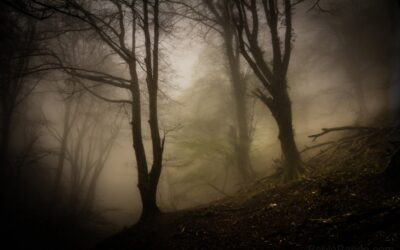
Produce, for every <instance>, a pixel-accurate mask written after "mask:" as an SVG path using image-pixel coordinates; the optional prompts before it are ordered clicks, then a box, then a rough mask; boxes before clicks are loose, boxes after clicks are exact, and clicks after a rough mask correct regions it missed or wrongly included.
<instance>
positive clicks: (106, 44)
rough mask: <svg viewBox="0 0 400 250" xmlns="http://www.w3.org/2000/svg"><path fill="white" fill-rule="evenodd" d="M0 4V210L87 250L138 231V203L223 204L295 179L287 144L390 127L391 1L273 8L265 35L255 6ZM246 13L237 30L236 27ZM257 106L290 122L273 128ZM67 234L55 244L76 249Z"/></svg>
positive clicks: (175, 206)
mask: <svg viewBox="0 0 400 250" xmlns="http://www.w3.org/2000/svg"><path fill="white" fill-rule="evenodd" d="M1 2H2V7H1V15H0V18H1V23H2V25H1V28H0V33H1V41H0V50H1V72H0V75H1V81H2V83H1V84H2V93H1V95H2V96H1V98H2V100H3V101H2V103H1V105H2V112H1V114H2V140H3V141H2V156H1V160H2V165H3V166H6V165H7V166H8V167H7V170H6V167H4V168H3V169H4V170H3V172H2V173H3V174H4V175H3V176H5V177H4V179H3V183H4V187H3V189H4V190H7V191H4V192H3V195H4V196H3V197H4V198H2V201H3V204H6V205H4V207H8V208H6V209H5V210H6V211H7V212H5V213H8V214H12V215H14V214H15V215H16V217H18V218H22V219H18V221H19V220H21V221H24V220H25V221H26V220H29V219H23V218H24V216H23V215H25V214H29V213H30V212H25V210H28V211H33V212H32V214H34V216H36V217H40V218H51V219H50V221H52V223H54V224H55V225H65V224H70V226H71V225H75V224H74V223H76V225H78V224H79V227H82V228H86V227H88V228H96V230H100V231H102V232H103V233H99V234H97V235H96V236H94V237H93V238H94V239H95V240H92V238H90V236H88V238H89V239H88V238H87V239H86V241H88V242H89V243H87V244H89V245H90V244H93V242H94V241H96V240H97V239H98V238H103V237H105V236H108V235H110V234H112V233H115V232H117V231H119V230H121V229H123V228H125V227H129V226H131V225H133V224H135V223H136V222H138V221H139V220H140V219H141V218H143V216H142V217H141V215H142V214H144V213H142V210H143V205H142V204H143V199H144V198H143V197H147V196H146V192H149V197H152V194H150V193H152V192H153V195H155V197H156V203H155V205H154V204H152V203H151V202H150V203H149V204H147V203H146V204H147V205H146V210H147V209H148V211H150V212H149V214H150V215H149V216H151V214H152V213H153V212H154V211H155V210H158V209H159V210H161V211H162V212H174V211H181V210H185V209H190V208H194V207H198V206H204V205H206V204H208V203H210V202H212V201H216V200H220V199H223V198H229V197H232V196H234V195H235V193H236V192H237V191H239V190H241V189H243V188H245V187H247V185H248V184H249V183H251V182H253V181H255V180H258V179H261V178H263V177H266V176H273V175H275V174H277V173H280V172H282V173H284V174H283V175H284V178H283V179H284V181H287V180H288V179H290V180H291V179H296V178H297V176H298V174H299V175H301V174H302V167H300V168H299V169H298V170H286V167H285V166H289V165H291V164H295V163H294V162H295V160H296V156H293V155H287V154H285V150H284V149H285V148H291V147H292V145H291V144H290V139H289V141H288V143H289V144H286V146H285V145H284V144H285V143H284V142H283V141H284V139H282V137H284V135H282V134H284V133H286V132H287V133H289V135H290V133H293V138H294V140H295V144H294V146H295V148H296V150H295V151H297V153H298V152H300V154H299V155H300V157H304V159H305V158H306V157H307V153H305V154H303V153H301V152H302V150H303V149H306V148H307V147H310V146H312V145H315V144H316V142H313V140H312V138H310V137H309V136H310V135H312V134H316V133H319V132H320V131H321V129H322V128H331V127H341V126H361V127H363V126H366V127H367V126H374V127H381V126H385V125H387V124H394V123H395V122H396V119H397V113H398V108H399V103H398V94H399V93H400V92H399V87H398V86H399V74H398V70H399V69H398V66H399V58H398V54H399V51H398V49H399V48H398V42H397V39H398V36H399V32H398V26H396V25H397V23H398V21H399V20H398V18H399V16H398V14H399V13H398V10H399V6H398V3H397V2H396V1H394V0H393V1H390V0H388V1H377V0H340V1H338V0H321V1H313V0H307V1H272V2H276V4H277V6H275V7H276V8H280V9H281V11H283V10H285V9H284V8H285V4H288V2H289V3H290V2H292V3H291V4H292V5H293V6H292V7H291V8H292V11H291V17H290V18H291V20H290V23H289V21H288V18H289V16H288V15H287V12H285V13H280V14H279V11H278V17H277V19H276V20H275V21H276V22H277V23H276V27H277V29H276V33H275V34H274V35H272V36H271V33H273V28H271V27H273V25H271V22H272V23H273V22H274V16H273V14H271V15H272V16H270V17H269V18H270V19H268V17H267V18H265V13H264V12H263V11H264V9H263V8H262V6H263V5H262V3H261V1H236V2H244V3H245V4H244V5H243V6H242V7H243V9H240V8H239V7H237V8H239V9H238V10H236V9H235V8H236V5H235V3H233V2H235V1H232V2H230V1H161V0H160V1H136V3H135V1H119V0H117V1H97V0H96V1H62V0H57V1H1ZM265 2H267V1H265ZM254 3H257V4H258V7H256V12H258V18H259V23H258V24H257V25H258V29H259V31H258V36H256V40H252V39H253V38H254V34H253V33H252V32H254V29H255V28H254V27H255V21H254V19H251V15H250V14H251V13H252V12H251V11H252V7H253V4H254ZM135 4H136V6H134V5H135ZM238 6H239V5H238ZM266 6H267V7H268V8H273V6H271V5H270V6H268V4H266ZM133 10H134V11H133ZM135 11H136V12H135ZM286 11H287V10H286ZM218 13H219V14H218ZM246 13H247V15H248V16H247V17H245V21H247V22H248V23H247V25H248V26H249V27H250V28H249V29H250V30H249V31H248V30H247V29H246V26H245V27H244V28H243V27H242V29H240V27H241V24H242V25H243V14H246ZM213 15H216V16H213ZM218 15H219V16H218ZM252 15H253V17H254V12H253V13H252ZM227 17H228V20H229V18H233V19H232V20H233V21H232V22H230V21H226V20H225V21H224V20H223V19H224V18H227ZM240 18H242V19H240ZM220 19H221V20H222V21H220ZM236 19H237V20H236ZM229 25H232V27H230V26H229ZM245 25H246V24H245ZM288 25H292V27H291V28H290V27H289V29H288V28H287V26H288ZM221 29H223V30H222V31H221ZM271 30H272V31H271ZM289 32H290V36H291V37H289V38H288V39H289V41H286V40H285V39H286V37H287V36H289ZM229 34H230V35H231V37H228V35H229ZM274 36H275V37H276V36H277V37H278V38H279V39H280V40H279V41H278V42H277V44H278V45H275V47H274V46H273V45H272V44H273V43H274ZM227 39H230V40H229V41H230V43H231V44H230V46H231V50H232V51H231V52H232V57H229V53H230V52H229V46H228V45H227V41H228V40H227ZM241 39H244V40H242V42H243V44H241ZM254 41H256V42H257V44H256V45H255V46H254V48H253V47H252V46H253V45H254V44H253V42H254ZM156 44H157V46H156ZM241 45H243V47H241ZM276 46H278V47H279V48H280V49H279V50H280V51H277V47H276ZM257 47H258V48H259V49H260V51H261V53H258V54H257V51H256V49H257ZM253 49H254V51H253ZM246 53H247V56H250V61H252V62H255V63H256V64H257V65H256V66H254V65H251V63H249V60H248V59H246V55H245V54H246ZM279 53H280V55H279V56H281V57H282V61H279V60H281V58H280V57H279V59H276V58H277V55H278V54H279ZM289 53H290V55H288V58H287V59H286V55H287V54H289ZM257 57H261V59H260V58H257ZM229 60H233V61H229ZM235 60H236V61H235ZM276 60H278V61H276ZM286 60H288V69H287V72H286V69H285V62H286ZM235 62H236V64H235ZM264 62H265V65H263V63H264ZM235 67H236V68H235ZM265 68H270V69H272V74H273V75H272V76H269V75H268V70H267V69H265ZM238 70H239V71H238ZM260 72H261V73H260ZM282 72H283V73H282ZM285 72H286V73H285ZM260 75H261V76H260ZM239 78H240V79H239ZM135 79H136V80H135ZM234 79H237V80H238V79H239V82H241V83H240V84H241V85H237V86H239V87H240V88H239V87H234V84H235V83H234V82H235V81H234ZM260 79H261V80H260ZM262 79H265V83H268V84H271V86H272V88H271V89H272V90H270V89H268V87H265V85H266V84H265V83H264V82H263V81H262ZM271 79H274V80H276V81H277V82H279V81H280V80H277V79H281V80H282V81H281V84H285V85H287V86H286V87H282V88H280V87H276V86H278V85H279V84H278V83H277V84H276V86H275V87H274V82H273V81H274V80H272V82H271ZM135 84H136V85H135ZM3 85H4V86H3ZM8 85H10V86H11V87H10V86H8ZM13 86H14V87H13ZM16 86H18V87H16ZM135 86H136V87H137V88H138V89H137V90H135ZM282 89H287V93H288V98H287V101H286V99H285V98H286V97H284V92H285V90H282ZM279 91H283V92H282V93H283V94H280V92H279ZM271 93H272V94H271ZM282 96H283V97H282ZM138 98H140V103H137V102H136V100H138ZM263 98H265V99H264V101H263ZM279 98H281V99H279ZM282 98H283V99H282ZM272 99H273V100H274V104H270V105H272V107H276V106H279V105H286V104H287V105H288V107H291V111H290V110H287V109H286V108H283V109H279V110H280V111H276V110H277V109H275V111H274V112H275V114H274V115H273V114H272V113H271V109H270V108H269V106H268V105H267V104H266V103H268V101H269V100H272ZM276 100H277V101H276ZM138 105H139V106H138ZM240 105H242V106H240ZM274 105H275V106H274ZM243 107H244V108H243ZM289 109H290V108H289ZM286 111H287V112H288V114H290V115H289V117H290V119H292V124H290V123H289V125H288V124H284V123H285V122H286V121H287V119H289V118H282V116H281V115H280V114H281V113H279V112H286ZM135 112H139V113H135ZM140 112H141V113H140ZM240 112H242V116H240ZM241 117H242V118H241ZM285 117H286V116H285ZM243 119H244V120H243ZM277 121H278V123H277ZM279 121H281V122H279ZM135 124H136V125H135ZM138 124H139V125H138ZM135 126H136V127H135ZM139 127H140V128H139ZM289 127H290V128H289ZM291 127H292V128H293V129H291ZM135 129H136V131H135ZM292 130H293V131H292ZM243 131H244V132H243ZM285 131H286V132H285ZM279 133H281V136H279ZM289 137H290V136H289ZM330 138H333V139H334V138H335V137H334V136H333V135H332V136H331V137H330ZM280 139H281V140H280ZM139 140H140V142H139ZM282 143H283V144H282ZM140 145H142V146H143V149H141V146H140ZM141 150H143V152H144V156H145V158H138V155H140V154H142V152H141ZM282 150H283V151H282ZM157 152H159V153H157ZM160 157H161V158H160ZM290 157H294V158H293V159H289V158H290ZM157 159H158V160H160V161H161V162H159V161H158V160H157ZM300 160H301V159H300ZM145 161H147V162H145ZM144 162H145V163H144ZM157 164H160V165H159V168H160V169H159V171H160V176H159V179H157V177H155V178H153V177H154V176H157V173H153V172H157V171H152V170H153V169H156V168H157V166H158V165H157ZM143 166H145V167H143ZM146 168H147V169H146ZM10 169H11V170H10ZM138 169H141V170H140V171H142V172H143V171H144V172H146V176H147V177H143V178H144V179H141V180H143V183H144V184H142V185H143V186H140V185H139V183H138V180H139V179H140V178H141V177H140V175H141V174H142V175H143V173H144V172H143V173H142V172H138ZM144 169H146V170H144ZM288 169H289V168H288ZM286 171H289V172H288V173H286ZM293 171H294V172H293ZM297 171H298V173H297ZM6 172H7V173H6ZM146 178H147V179H146ZM153 179H154V180H156V181H155V182H156V183H155V187H153V186H154V185H153V184H154V183H152V180H153ZM144 180H146V181H148V183H147V182H146V181H144ZM6 186H7V188H5V187H6ZM139 186H140V187H142V190H141V189H140V187H139ZM154 188H155V191H154V190H153V189H154ZM152 190H153V191H152ZM148 199H151V198H148ZM154 206H155V207H156V208H157V209H156V208H155V207H154ZM153 210H154V211H153ZM26 216H27V217H29V215H26ZM146 216H147V215H146ZM11 217H12V216H11ZM11 217H10V218H11ZM21 221H20V222H18V223H19V224H18V223H17V224H15V223H13V222H10V224H13V225H22V224H23V222H21ZM34 223H35V222H32V224H34ZM16 227H19V226H16ZM71 228H74V226H71ZM15 230H17V231H19V229H18V228H17V229H15ZM72 231H73V230H72V229H71V235H72V236H69V237H70V238H68V237H66V241H69V240H70V239H72V238H74V240H76V241H77V242H81V241H82V242H85V240H81V239H79V237H76V236H75V234H74V233H73V232H72ZM88 231H89V230H88ZM61 238H62V237H61ZM71 244H72V245H73V243H71ZM77 244H81V243H77ZM85 244H86V243H85Z"/></svg>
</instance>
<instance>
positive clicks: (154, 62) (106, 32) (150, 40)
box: [34, 0, 166, 219]
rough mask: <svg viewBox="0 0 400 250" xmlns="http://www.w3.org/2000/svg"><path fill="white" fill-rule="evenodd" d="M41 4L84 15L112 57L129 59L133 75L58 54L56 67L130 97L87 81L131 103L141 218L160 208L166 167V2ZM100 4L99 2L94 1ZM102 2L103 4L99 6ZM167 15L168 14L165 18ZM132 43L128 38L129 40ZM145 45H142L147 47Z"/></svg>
mask: <svg viewBox="0 0 400 250" xmlns="http://www.w3.org/2000/svg"><path fill="white" fill-rule="evenodd" d="M34 2H35V4H36V5H38V6H41V7H43V8H47V9H53V10H54V11H56V12H58V13H62V14H64V15H66V16H69V17H72V18H74V19H75V20H79V21H80V22H81V23H82V25H85V26H87V27H89V28H90V29H91V30H92V31H93V32H94V33H95V34H96V35H97V38H98V39H99V40H100V41H101V42H102V43H103V44H104V45H106V46H107V47H108V48H109V49H110V50H111V52H112V55H111V56H109V57H108V58H111V59H110V60H119V62H121V63H123V64H125V65H126V67H127V69H128V74H129V78H128V79H126V78H124V77H121V76H116V75H113V74H110V73H107V72H101V71H98V70H96V69H86V68H82V67H79V65H71V64H68V62H63V61H62V60H58V61H57V62H56V63H55V67H60V68H63V70H64V71H65V72H66V73H68V74H70V75H72V76H74V77H76V78H79V79H84V80H87V81H91V82H93V83H95V84H99V83H101V84H103V85H106V86H108V87H111V88H113V89H118V90H120V91H122V92H124V93H128V94H129V97H127V98H119V99H115V98H112V97H109V96H106V95H101V94H97V93H95V92H94V91H92V88H93V85H90V84H86V83H84V84H83V85H82V86H83V87H84V88H85V89H86V90H87V91H88V92H90V93H92V94H93V95H95V96H96V97H98V98H100V99H102V100H104V101H108V102H111V103H119V104H127V105H129V106H130V109H131V117H132V121H131V128H132V140H133V148H134V151H135V156H136V163H137V170H138V188H139V191H140V194H141V199H142V205H143V212H142V216H141V218H142V219H146V218H150V217H152V216H154V215H155V214H157V213H159V208H158V206H157V204H156V193H157V185H158V181H159V177H160V174H161V169H162V158H163V151H164V141H165V139H164V138H165V137H163V138H162V137H161V136H160V131H159V125H158V107H157V100H158V91H159V44H160V31H162V28H163V27H162V23H161V21H160V11H159V9H160V5H161V4H164V5H166V3H165V2H160V1H159V0H154V1H147V0H145V1H140V2H138V1H123V0H112V1H108V2H106V3H104V2H103V1H90V3H89V2H85V1H84V2H81V1H73V0H68V1H67V0H66V1H34ZM93 6H95V7H93ZM99 6H101V8H99ZM163 21H164V20H163ZM128 43H129V44H128ZM142 48H143V50H142ZM142 76H144V77H145V81H146V85H147V88H146V91H145V93H146V94H147V96H148V101H149V106H148V107H149V125H150V132H151V142H152V166H151V168H150V167H149V164H148V160H147V155H146V152H145V148H144V142H143V135H142V130H143V128H142V100H141V99H142V92H143V89H142V86H141V84H140V83H141V77H142Z"/></svg>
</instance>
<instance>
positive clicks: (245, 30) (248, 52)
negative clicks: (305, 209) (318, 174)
mask: <svg viewBox="0 0 400 250" xmlns="http://www.w3.org/2000/svg"><path fill="white" fill-rule="evenodd" d="M299 2H301V1H299ZM293 6H294V3H292V1H291V0H282V1H279V0H265V1H262V4H259V2H258V1H256V0H235V7H234V8H233V9H232V13H234V15H233V19H234V20H233V22H234V23H235V27H236V31H237V34H238V42H239V48H240V53H241V54H242V56H243V57H244V58H245V60H246V61H247V63H248V64H249V66H250V67H251V68H252V70H253V71H254V73H255V75H256V76H257V77H258V79H259V80H260V82H261V87H260V88H258V89H257V90H256V91H255V94H256V96H257V97H258V98H259V99H260V100H261V101H262V102H263V103H264V104H265V105H266V106H267V107H268V109H269V110H270V111H271V113H272V115H273V117H274V118H275V121H276V122H277V125H278V128H279V140H280V143H281V149H282V152H283V155H284V165H285V172H284V179H285V180H291V179H294V178H297V177H298V176H299V174H300V173H301V172H303V171H304V167H303V164H302V161H301V158H300V155H299V152H298V149H297V146H296V142H295V139H294V130H293V125H292V107H291V101H290V97H289V93H288V84H287V72H288V68H289V62H290V57H291V52H292V39H293V25H292V8H293ZM260 9H261V10H260ZM262 18H265V22H266V23H267V26H268V31H267V32H268V34H269V36H270V39H271V47H272V58H271V61H272V63H271V64H272V65H271V64H270V63H269V60H267V59H266V57H265V56H264V55H265V54H266V50H265V49H263V48H262V47H263V42H262V38H261V35H260V33H261V32H262V31H263V30H261V29H260V26H261V25H262V23H263V20H262ZM281 20H283V21H281ZM282 26H283V28H284V32H280V28H281V27H282Z"/></svg>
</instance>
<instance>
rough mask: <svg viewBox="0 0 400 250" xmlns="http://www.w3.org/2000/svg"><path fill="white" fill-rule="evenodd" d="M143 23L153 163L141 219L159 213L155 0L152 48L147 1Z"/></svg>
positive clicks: (160, 159) (156, 18) (159, 170)
mask: <svg viewBox="0 0 400 250" xmlns="http://www.w3.org/2000/svg"><path fill="white" fill-rule="evenodd" d="M143 4H144V5H143V7H144V11H143V12H144V24H143V31H144V36H145V47H146V58H145V63H146V69H147V71H146V82H147V91H148V93H149V125H150V134H151V143H152V149H153V164H152V167H151V171H150V174H149V175H148V178H147V186H146V190H143V191H141V194H142V197H143V198H142V199H143V212H142V216H141V220H142V221H143V220H147V219H148V218H152V217H154V215H156V214H158V213H160V210H159V208H158V206H157V186H158V181H159V179H160V175H161V169H162V155H163V144H164V142H161V137H160V131H159V126H158V107H157V98H158V45H159V23H158V21H159V20H158V14H159V13H158V11H159V10H158V7H159V2H158V1H157V0H156V1H155V2H154V6H153V10H154V12H153V15H154V37H153V39H154V42H153V48H152V43H151V36H150V27H149V20H148V1H144V3H143Z"/></svg>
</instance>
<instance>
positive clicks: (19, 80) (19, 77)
mask: <svg viewBox="0 0 400 250" xmlns="http://www.w3.org/2000/svg"><path fill="white" fill-rule="evenodd" d="M0 6H1V7H4V6H2V5H0ZM0 21H1V23H2V24H3V25H2V26H1V28H0V34H1V39H0V51H1V53H0V116H1V117H0V119H1V125H0V126H1V128H0V129H1V130H0V131H1V132H0V165H1V167H0V175H1V178H2V180H0V181H1V183H2V184H4V183H5V182H8V181H11V179H12V178H14V177H15V175H16V169H13V167H12V166H11V164H9V163H10V162H9V153H10V152H9V147H10V142H11V140H12V138H11V137H12V129H13V123H14V119H15V114H16V112H17V111H18V109H19V108H20V106H21V105H22V104H23V103H24V102H25V101H26V100H27V98H28V97H29V96H30V94H31V93H32V91H33V90H34V89H35V87H36V86H37V85H38V83H39V82H40V77H39V76H33V75H32V74H30V72H29V71H30V69H31V68H32V67H34V56H35V52H36V46H37V40H36V38H37V33H36V28H35V23H34V22H30V20H29V19H27V18H23V17H21V16H20V15H19V14H18V13H15V12H13V11H11V10H10V9H9V8H4V9H2V10H1V11H0ZM28 144H30V143H28ZM3 178H4V179H3Z"/></svg>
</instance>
